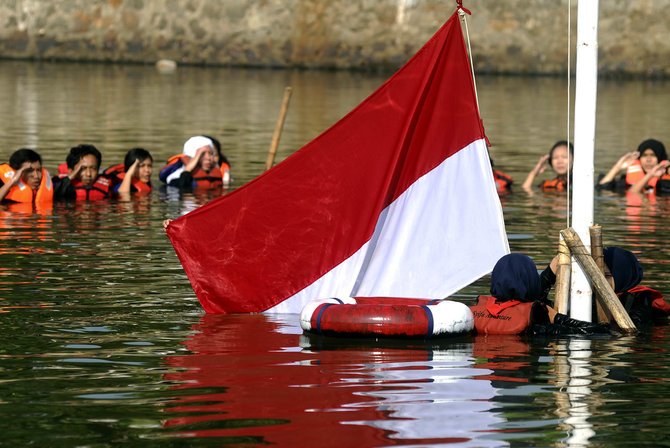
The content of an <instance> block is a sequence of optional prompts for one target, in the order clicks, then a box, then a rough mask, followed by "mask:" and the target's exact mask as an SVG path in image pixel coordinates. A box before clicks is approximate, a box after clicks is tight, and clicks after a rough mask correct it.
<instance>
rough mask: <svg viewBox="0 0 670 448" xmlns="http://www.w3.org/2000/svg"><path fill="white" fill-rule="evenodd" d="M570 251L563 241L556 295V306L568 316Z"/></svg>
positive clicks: (560, 244)
mask: <svg viewBox="0 0 670 448" xmlns="http://www.w3.org/2000/svg"><path fill="white" fill-rule="evenodd" d="M570 271H571V267H570V249H568V245H567V244H566V243H565V240H563V239H561V240H560V241H559V242H558V269H557V272H556V295H555V297H554V306H555V307H556V310H557V311H558V312H559V313H561V314H566V315H567V314H568V299H569V297H570Z"/></svg>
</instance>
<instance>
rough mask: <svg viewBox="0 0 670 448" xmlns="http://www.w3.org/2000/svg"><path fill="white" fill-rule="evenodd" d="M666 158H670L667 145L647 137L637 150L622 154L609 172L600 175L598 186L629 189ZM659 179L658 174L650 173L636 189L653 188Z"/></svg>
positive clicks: (610, 188) (600, 187)
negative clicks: (666, 149) (622, 172)
mask: <svg viewBox="0 0 670 448" xmlns="http://www.w3.org/2000/svg"><path fill="white" fill-rule="evenodd" d="M665 160H668V155H667V152H666V151H665V145H663V143H662V142H660V141H658V140H654V139H647V140H645V141H643V142H642V143H640V145H639V146H638V148H637V151H633V152H629V153H626V154H624V155H623V156H621V158H619V160H618V161H617V162H616V163H615V164H614V165H613V166H612V168H611V169H610V170H609V172H607V174H605V175H604V176H601V177H600V179H599V180H598V184H597V185H596V188H598V189H603V190H624V189H628V188H630V187H632V186H633V185H635V184H636V183H638V182H640V181H642V179H644V178H645V177H646V176H647V174H648V173H649V172H650V171H652V170H653V169H654V168H655V167H656V166H657V165H658V164H659V163H661V162H663V161H665ZM623 170H625V173H624V174H622V175H621V176H620V177H619V178H617V175H618V174H619V172H621V171H623ZM657 180H658V176H652V175H650V176H648V177H646V181H645V183H643V184H640V185H639V186H638V187H636V190H638V191H642V190H647V189H653V188H654V186H655V185H656V181H657Z"/></svg>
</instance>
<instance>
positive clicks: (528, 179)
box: [521, 154, 549, 191]
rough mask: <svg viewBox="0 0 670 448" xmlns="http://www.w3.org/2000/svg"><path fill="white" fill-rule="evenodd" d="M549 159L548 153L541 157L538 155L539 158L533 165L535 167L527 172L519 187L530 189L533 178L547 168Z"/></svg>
mask: <svg viewBox="0 0 670 448" xmlns="http://www.w3.org/2000/svg"><path fill="white" fill-rule="evenodd" d="M548 160H549V154H546V155H544V156H542V157H540V160H539V161H538V162H537V165H535V168H533V169H532V170H531V171H530V173H528V176H527V177H526V180H525V181H524V182H523V184H522V185H521V187H522V188H523V189H524V190H526V191H530V190H531V188H532V187H533V182H535V178H536V177H537V176H539V175H540V174H542V173H544V171H545V170H546V169H547V161H548Z"/></svg>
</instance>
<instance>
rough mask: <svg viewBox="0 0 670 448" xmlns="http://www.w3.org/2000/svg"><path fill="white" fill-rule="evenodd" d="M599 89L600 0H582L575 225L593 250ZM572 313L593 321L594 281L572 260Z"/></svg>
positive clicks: (579, 17) (576, 136) (577, 105)
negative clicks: (590, 233) (589, 279)
mask: <svg viewBox="0 0 670 448" xmlns="http://www.w3.org/2000/svg"><path fill="white" fill-rule="evenodd" d="M597 89H598V0H581V1H580V2H579V3H578V9H577V64H576V74H575V125H574V126H575V127H574V129H575V157H574V165H573V170H572V179H573V190H572V191H573V194H572V198H573V200H572V227H573V228H574V229H575V231H576V232H577V234H578V235H579V237H580V238H581V240H582V241H583V242H584V245H585V246H586V248H587V250H588V251H589V252H590V251H591V239H590V235H589V227H590V226H592V225H593V205H594V200H593V188H594V176H593V160H594V146H595V127H596V97H597ZM570 289H571V294H570V316H571V317H572V318H574V319H579V320H583V321H587V322H590V321H591V314H592V312H591V309H592V308H591V307H592V291H591V285H590V283H589V281H588V279H587V277H586V275H585V273H584V271H583V270H582V268H581V267H580V266H579V265H578V264H577V262H576V261H575V260H573V262H572V275H571V288H570Z"/></svg>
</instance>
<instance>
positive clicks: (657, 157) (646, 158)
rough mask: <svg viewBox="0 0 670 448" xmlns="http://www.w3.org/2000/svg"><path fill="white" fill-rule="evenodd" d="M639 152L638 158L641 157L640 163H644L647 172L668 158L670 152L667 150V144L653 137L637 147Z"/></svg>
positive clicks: (643, 167) (643, 166)
mask: <svg viewBox="0 0 670 448" xmlns="http://www.w3.org/2000/svg"><path fill="white" fill-rule="evenodd" d="M637 152H639V153H640V155H639V156H638V158H639V159H640V165H642V169H643V170H644V172H645V173H646V172H647V171H649V170H651V169H653V168H654V167H655V166H656V165H657V164H659V163H660V162H662V161H664V160H668V154H667V153H666V152H665V145H663V143H661V142H659V141H658V140H654V139H653V138H650V139H648V140H645V141H643V142H642V143H640V146H638V147H637Z"/></svg>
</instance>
